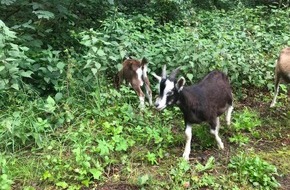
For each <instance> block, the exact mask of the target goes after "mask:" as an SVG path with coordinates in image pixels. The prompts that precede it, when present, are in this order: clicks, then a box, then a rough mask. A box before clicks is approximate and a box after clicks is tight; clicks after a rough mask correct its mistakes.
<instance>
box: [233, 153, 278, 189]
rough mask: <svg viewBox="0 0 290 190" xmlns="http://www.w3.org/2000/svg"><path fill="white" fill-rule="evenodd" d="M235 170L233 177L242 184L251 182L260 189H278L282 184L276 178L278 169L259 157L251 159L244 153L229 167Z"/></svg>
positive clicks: (234, 158)
mask: <svg viewBox="0 0 290 190" xmlns="http://www.w3.org/2000/svg"><path fill="white" fill-rule="evenodd" d="M228 167H229V169H231V170H233V171H234V173H233V174H232V176H233V177H234V179H235V180H237V181H239V182H240V183H243V182H249V183H251V184H252V185H253V186H254V187H255V188H259V189H277V188H278V187H279V186H280V184H279V183H278V181H277V180H276V178H275V176H277V175H278V173H277V168H276V167H275V166H273V165H271V164H269V163H268V162H266V161H264V160H262V159H261V158H259V157H258V156H255V157H249V155H246V154H244V153H241V154H239V155H237V156H234V157H232V158H231V160H230V163H229V165H228Z"/></svg>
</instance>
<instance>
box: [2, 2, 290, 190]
mask: <svg viewBox="0 0 290 190" xmlns="http://www.w3.org/2000/svg"><path fill="white" fill-rule="evenodd" d="M140 2H142V3H140ZM196 2H197V1H187V2H185V1H177V0H162V1H140V0H134V1H126V0H118V1H111V0H108V1H82V2H81V3H80V2H77V1H71V0H66V1H62V2H59V1H50V2H46V1H37V2H31V1H27V0H24V1H15V0H1V1H0V3H1V4H0V41H1V43H0V108H1V112H0V139H1V140H0V150H1V154H0V168H1V169H0V189H3V190H6V189H84V188H89V189H92V188H98V189H102V188H103V189H106V188H110V187H112V185H114V184H117V185H123V186H128V187H131V188H132V189H134V188H135V189H185V188H189V189H202V188H209V189H255V188H260V189H277V188H279V186H280V184H281V186H283V185H285V183H283V182H284V181H286V182H287V177H288V178H289V175H288V176H287V173H289V172H288V168H289V165H287V163H288V160H287V159H283V160H282V161H281V162H280V163H279V165H278V166H275V165H273V164H272V163H269V162H273V163H275V162H274V161H273V159H272V157H274V156H275V155H276V154H272V155H273V156H269V157H267V156H265V155H267V154H268V153H269V152H267V147H266V146H265V145H264V146H259V145H257V144H256V143H261V144H262V143H263V142H264V141H265V140H267V141H270V142H272V143H273V144H275V145H277V146H275V147H274V149H275V150H276V149H277V150H279V151H280V152H283V153H284V152H289V140H288V141H287V138H289V135H288V136H287V134H289V130H290V129H289V127H287V126H289V125H288V124H289V123H288V119H289V113H288V112H287V111H286V109H284V105H283V102H285V101H286V98H287V97H286V95H282V94H283V93H284V94H285V93H286V86H283V87H282V89H284V90H282V92H281V96H280V99H281V100H279V102H278V108H277V110H278V111H275V110H268V109H266V107H268V103H269V102H270V99H271V96H270V94H271V93H270V94H269V93H266V91H270V92H272V91H273V88H274V85H273V70H274V62H275V59H276V58H277V54H278V52H279V50H280V49H281V48H282V47H284V46H286V45H290V38H289V36H290V28H289V14H290V12H289V10H290V9H289V8H288V7H289V1H279V2H277V3H273V4H271V3H267V2H265V1H255V2H252V1H248V0H243V1H234V2H233V1H226V0H222V1H212V0H206V1H204V3H202V4H200V3H198V5H197V3H196ZM258 5H259V6H258ZM261 5H263V6H261ZM125 55H131V56H134V57H136V58H141V57H146V58H147V59H148V60H149V62H150V63H149V69H150V70H149V73H152V72H156V73H159V72H160V71H161V68H162V66H163V65H164V64H166V65H167V67H168V70H172V69H174V68H176V67H177V66H181V74H182V75H183V76H184V77H186V79H187V81H188V84H192V83H194V82H196V81H198V80H199V79H200V78H202V77H203V76H204V75H205V74H206V73H207V72H209V71H210V70H213V69H219V70H222V71H224V72H225V73H227V74H228V75H229V77H230V80H231V83H232V85H233V91H234V96H235V99H236V100H235V105H236V111H235V113H234V116H233V117H234V118H233V124H232V125H231V128H230V129H228V128H226V127H224V128H222V129H221V134H222V138H225V140H224V142H228V144H226V147H227V148H226V150H225V152H221V151H216V149H215V147H216V143H215V140H214V139H213V137H212V136H211V135H210V134H209V133H208V128H207V126H206V125H196V126H195V128H194V130H193V136H194V142H193V143H192V147H193V148H192V149H193V150H194V151H192V152H193V153H192V154H193V155H191V158H193V160H191V161H190V162H185V161H184V160H183V159H181V158H179V157H180V156H181V152H182V149H183V146H184V135H183V134H184V130H183V129H184V127H183V126H184V123H183V122H182V120H183V119H182V115H181V113H180V111H179V110H178V109H177V108H169V109H166V110H165V111H164V112H161V113H160V112H157V111H156V110H155V109H153V108H152V107H149V106H146V108H145V110H144V111H143V112H140V110H139V109H138V100H137V98H136V95H135V93H134V91H133V90H132V89H131V88H130V87H128V86H125V85H123V86H122V87H121V89H120V90H119V91H117V90H116V89H115V88H114V87H113V86H114V80H113V79H114V76H115V74H116V73H117V71H118V70H119V69H120V67H121V64H120V63H121V60H122V58H123V57H124V56H125ZM149 77H150V81H151V84H152V89H153V94H157V89H158V88H157V86H156V84H157V82H156V81H154V80H153V77H151V76H149ZM253 94H254V95H253ZM245 101H250V102H256V103H260V104H261V105H262V106H260V107H255V106H252V105H251V104H245V103H244V102H245ZM255 105H256V104H255ZM279 110H280V111H279ZM264 116H266V117H264ZM222 121H223V120H222ZM222 125H224V122H222ZM264 128H265V129H271V130H268V131H267V130H263V129H264ZM277 139H278V140H277ZM237 145H238V146H237ZM241 145H243V146H241ZM262 145H263V144H262ZM261 147H262V148H263V147H265V150H263V149H262V153H260V155H253V152H254V153H256V152H255V150H253V149H258V148H261ZM281 147H282V148H281ZM280 149H281V150H280ZM259 150H260V149H259ZM257 154H258V153H257ZM209 155H210V156H209ZM283 161H285V162H283ZM281 176H282V177H281ZM283 177H284V178H283ZM279 179H280V180H281V182H280V181H279ZM283 179H286V180H284V181H283ZM286 185H287V184H286ZM288 185H289V184H288Z"/></svg>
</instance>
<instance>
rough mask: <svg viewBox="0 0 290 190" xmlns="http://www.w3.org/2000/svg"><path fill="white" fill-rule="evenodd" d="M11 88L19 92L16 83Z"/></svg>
mask: <svg viewBox="0 0 290 190" xmlns="http://www.w3.org/2000/svg"><path fill="white" fill-rule="evenodd" d="M11 87H12V88H14V89H15V90H19V85H18V84H17V83H14V84H12V85H11Z"/></svg>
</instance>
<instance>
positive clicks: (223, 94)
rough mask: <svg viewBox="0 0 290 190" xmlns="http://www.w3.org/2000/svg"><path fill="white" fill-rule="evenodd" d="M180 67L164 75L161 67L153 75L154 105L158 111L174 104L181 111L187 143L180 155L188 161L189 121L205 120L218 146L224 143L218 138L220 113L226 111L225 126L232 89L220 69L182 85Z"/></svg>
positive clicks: (231, 98)
mask: <svg viewBox="0 0 290 190" xmlns="http://www.w3.org/2000/svg"><path fill="white" fill-rule="evenodd" d="M178 72H179V68H177V69H175V70H174V71H173V72H172V73H171V74H170V75H169V77H167V76H166V66H164V67H163V70H162V76H161V77H160V76H157V75H156V74H153V75H154V77H155V78H157V79H158V81H159V83H160V86H159V88H160V89H159V90H160V94H159V97H158V98H157V100H156V102H155V106H156V108H157V109H158V110H159V111H161V110H163V109H164V108H166V106H169V105H174V104H177V106H178V107H179V108H180V109H181V111H182V112H183V117H184V122H185V126H186V129H185V135H186V144H185V149H184V153H183V158H184V159H185V160H189V154H190V149H191V138H192V128H191V127H192V124H195V123H201V122H204V121H205V122H207V123H209V125H210V132H211V133H212V134H213V135H214V136H215V139H216V141H217V143H218V147H219V148H220V149H224V144H223V142H222V141H221V138H220V137H219V134H218V132H219V128H220V120H219V116H220V115H222V114H223V113H224V112H226V121H227V125H230V122H231V113H232V111H233V97H232V90H231V86H230V83H229V80H228V77H227V76H226V75H225V74H224V73H222V72H220V71H212V72H210V73H209V74H208V75H207V76H205V77H204V78H203V79H202V80H201V81H200V82H199V83H197V84H196V85H192V86H184V84H185V79H184V78H183V77H181V78H180V79H179V80H176V75H177V73H178Z"/></svg>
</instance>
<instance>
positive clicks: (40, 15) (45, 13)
mask: <svg viewBox="0 0 290 190" xmlns="http://www.w3.org/2000/svg"><path fill="white" fill-rule="evenodd" d="M32 13H34V14H36V16H37V18H39V19H41V18H44V19H47V20H49V19H51V18H54V14H53V13H52V12H49V11H43V10H38V11H32Z"/></svg>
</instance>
